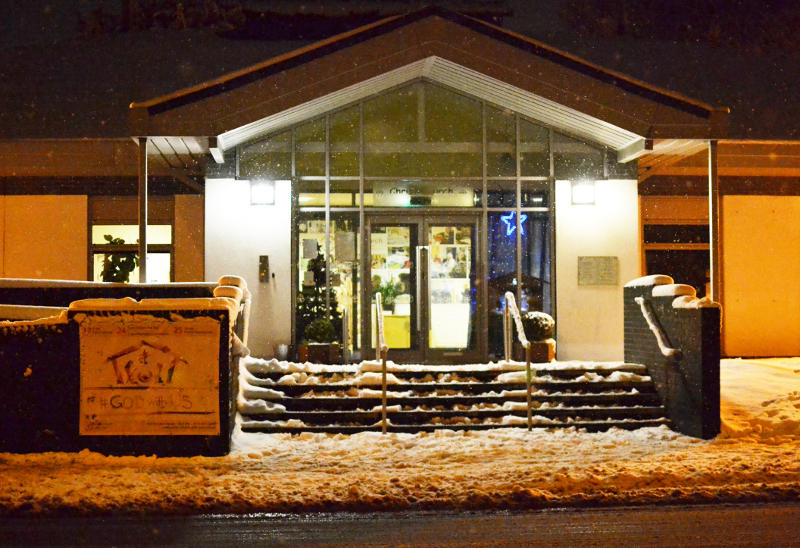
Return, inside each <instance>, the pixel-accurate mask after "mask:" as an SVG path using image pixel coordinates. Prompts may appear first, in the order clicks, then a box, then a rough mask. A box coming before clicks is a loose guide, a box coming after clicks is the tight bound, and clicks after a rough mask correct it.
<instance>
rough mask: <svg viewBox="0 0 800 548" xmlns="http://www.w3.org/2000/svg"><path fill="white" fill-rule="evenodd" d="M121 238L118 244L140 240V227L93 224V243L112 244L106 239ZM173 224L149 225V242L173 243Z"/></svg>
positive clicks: (156, 243)
mask: <svg viewBox="0 0 800 548" xmlns="http://www.w3.org/2000/svg"><path fill="white" fill-rule="evenodd" d="M106 236H110V237H111V238H112V239H121V240H122V241H121V242H115V244H116V245H122V244H135V243H137V242H138V241H139V227H138V226H137V225H92V244H96V245H110V244H111V242H109V241H108V239H106ZM171 243H172V225H147V244H148V245H158V244H167V245H169V244H171Z"/></svg>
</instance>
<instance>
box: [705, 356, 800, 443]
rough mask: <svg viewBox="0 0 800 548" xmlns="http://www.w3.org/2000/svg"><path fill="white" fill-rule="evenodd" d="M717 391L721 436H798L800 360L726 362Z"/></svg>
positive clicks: (774, 440)
mask: <svg viewBox="0 0 800 548" xmlns="http://www.w3.org/2000/svg"><path fill="white" fill-rule="evenodd" d="M720 392H721V393H722V395H723V397H722V402H721V405H720V407H721V415H722V437H724V438H729V439H730V438H749V439H756V440H758V441H761V442H767V443H781V442H782V441H783V440H784V439H787V438H788V439H796V438H798V437H800V358H780V359H759V360H725V368H724V369H723V375H722V377H721V387H720Z"/></svg>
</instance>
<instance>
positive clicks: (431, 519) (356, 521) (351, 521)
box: [0, 503, 800, 548]
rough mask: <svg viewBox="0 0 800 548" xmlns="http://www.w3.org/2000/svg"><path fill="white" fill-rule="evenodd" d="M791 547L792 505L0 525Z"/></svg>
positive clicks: (795, 520)
mask: <svg viewBox="0 0 800 548" xmlns="http://www.w3.org/2000/svg"><path fill="white" fill-rule="evenodd" d="M67 545H86V546H134V545H135V546H146V545H155V546H292V547H305V546H398V545H402V546H444V547H450V546H472V547H475V546H486V547H496V546H509V547H510V546H513V547H515V548H519V547H521V546H537V545H541V546H571V547H572V546H619V547H622V546H680V547H684V546H726V547H728V546H800V503H775V504H752V505H733V504H729V505H704V506H660V507H658V506H657V507H652V506H650V507H625V508H604V509H561V510H558V509H556V510H552V509H551V510H540V511H530V512H402V513H375V514H352V513H330V514H305V515H296V514H258V515H255V514H254V515H245V516H235V515H205V516H185V517H152V516H144V517H122V516H115V517H105V518H101V517H93V518H39V519H29V518H5V519H0V546H67Z"/></svg>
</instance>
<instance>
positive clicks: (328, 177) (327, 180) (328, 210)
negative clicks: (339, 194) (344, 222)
mask: <svg viewBox="0 0 800 548" xmlns="http://www.w3.org/2000/svg"><path fill="white" fill-rule="evenodd" d="M330 129H331V128H330V115H328V114H326V115H325V314H327V315H328V318H330V317H331V161H330Z"/></svg>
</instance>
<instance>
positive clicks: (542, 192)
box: [520, 181, 550, 207]
mask: <svg viewBox="0 0 800 548" xmlns="http://www.w3.org/2000/svg"><path fill="white" fill-rule="evenodd" d="M520 187H521V189H520V190H521V192H522V195H521V196H520V202H521V205H522V207H548V206H549V205H550V201H549V196H550V191H549V188H550V185H549V184H548V183H547V181H521V184H520Z"/></svg>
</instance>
